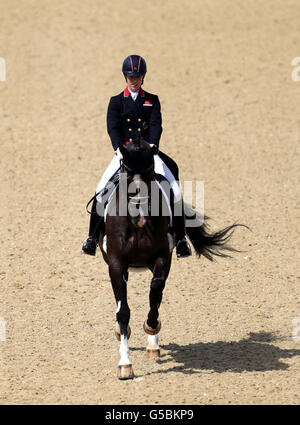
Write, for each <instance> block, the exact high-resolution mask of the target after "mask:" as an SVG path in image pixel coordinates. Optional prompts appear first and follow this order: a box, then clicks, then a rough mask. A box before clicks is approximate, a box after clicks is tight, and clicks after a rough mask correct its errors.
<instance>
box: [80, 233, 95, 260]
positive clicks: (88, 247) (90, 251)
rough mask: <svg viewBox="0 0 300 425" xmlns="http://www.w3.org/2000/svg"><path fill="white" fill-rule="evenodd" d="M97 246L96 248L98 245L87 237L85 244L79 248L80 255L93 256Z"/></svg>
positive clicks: (91, 238)
mask: <svg viewBox="0 0 300 425" xmlns="http://www.w3.org/2000/svg"><path fill="white" fill-rule="evenodd" d="M97 246H98V244H97V242H96V240H95V239H94V238H93V237H92V236H89V237H88V238H87V240H86V242H85V244H84V245H83V246H82V248H81V253H82V254H87V255H93V256H95V255H96V250H97Z"/></svg>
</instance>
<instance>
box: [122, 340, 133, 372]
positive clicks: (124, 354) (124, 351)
mask: <svg viewBox="0 0 300 425" xmlns="http://www.w3.org/2000/svg"><path fill="white" fill-rule="evenodd" d="M119 351H120V356H121V358H120V361H119V366H125V365H129V364H132V363H131V360H130V358H129V347H128V339H127V336H124V335H121V344H120V350H119Z"/></svg>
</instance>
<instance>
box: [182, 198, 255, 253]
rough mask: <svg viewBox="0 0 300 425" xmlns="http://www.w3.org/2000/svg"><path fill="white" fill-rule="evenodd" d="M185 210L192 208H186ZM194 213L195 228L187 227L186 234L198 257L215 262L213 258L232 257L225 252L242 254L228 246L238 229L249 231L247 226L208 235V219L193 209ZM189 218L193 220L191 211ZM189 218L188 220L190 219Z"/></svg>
mask: <svg viewBox="0 0 300 425" xmlns="http://www.w3.org/2000/svg"><path fill="white" fill-rule="evenodd" d="M185 208H191V207H187V206H185ZM192 211H193V212H194V217H193V218H194V220H196V221H195V222H194V223H193V224H194V226H193V227H190V226H188V225H187V227H186V233H187V235H188V237H189V239H190V241H191V243H192V245H193V247H194V249H195V251H196V253H197V256H198V257H200V256H201V255H204V257H206V258H207V259H208V260H210V261H213V260H214V258H213V256H217V257H231V256H230V255H229V254H227V253H226V252H224V251H231V252H241V251H239V250H238V249H235V248H233V247H231V246H230V245H227V242H228V241H229V240H230V238H231V236H232V234H233V232H234V229H235V228H236V227H239V226H241V227H246V228H247V229H249V228H248V226H245V225H244V224H232V225H231V226H228V227H225V228H224V229H222V230H219V231H218V232H216V233H208V226H207V224H206V220H208V217H206V216H204V217H203V216H202V217H201V216H200V214H199V213H197V212H196V211H194V210H193V209H192ZM188 217H189V218H191V210H190V211H189V214H188ZM188 217H186V218H187V219H188ZM195 224H196V225H195Z"/></svg>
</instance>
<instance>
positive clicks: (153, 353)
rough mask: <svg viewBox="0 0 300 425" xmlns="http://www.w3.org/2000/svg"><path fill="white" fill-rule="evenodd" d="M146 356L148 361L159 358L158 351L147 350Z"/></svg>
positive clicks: (153, 349)
mask: <svg viewBox="0 0 300 425" xmlns="http://www.w3.org/2000/svg"><path fill="white" fill-rule="evenodd" d="M146 355H147V357H148V359H157V358H158V357H159V356H160V349H157V348H147V350H146Z"/></svg>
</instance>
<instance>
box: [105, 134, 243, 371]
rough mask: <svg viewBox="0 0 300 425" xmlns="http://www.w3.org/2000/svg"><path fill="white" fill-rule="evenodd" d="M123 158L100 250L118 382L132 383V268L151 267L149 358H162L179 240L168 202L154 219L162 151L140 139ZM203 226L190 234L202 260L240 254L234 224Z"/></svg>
mask: <svg viewBox="0 0 300 425" xmlns="http://www.w3.org/2000/svg"><path fill="white" fill-rule="evenodd" d="M120 150H121V153H122V155H123V163H122V166H121V173H120V180H119V185H118V187H117V188H116V189H115V190H114V193H113V195H112V197H111V202H110V203H109V205H108V207H107V213H106V223H105V236H104V234H103V233H101V234H100V238H99V246H100V248H101V251H102V255H103V258H104V260H105V261H106V263H107V264H108V268H109V276H110V279H111V284H112V289H113V292H114V296H115V299H116V305H117V311H116V325H115V333H116V336H117V338H118V340H119V341H120V361H119V365H118V377H119V379H130V378H133V369H132V362H131V360H130V356H129V347H128V339H129V337H130V333H131V330H130V326H129V320H130V308H129V306H128V302H127V281H128V270H129V268H136V269H137V270H139V269H143V268H147V269H149V270H151V272H152V273H153V277H152V280H151V284H150V294H149V302H150V311H149V313H148V316H147V319H146V321H145V322H144V331H145V332H146V333H147V334H148V345H147V351H146V352H147V355H148V357H158V356H159V345H158V335H157V334H158V332H159V331H160V328H161V321H160V319H159V307H160V304H161V301H162V294H163V290H164V287H165V283H166V280H167V278H168V275H169V271H170V267H171V259H172V251H173V247H174V238H173V234H172V229H170V227H169V224H170V221H171V220H172V219H171V217H170V215H169V214H163V213H162V210H163V207H165V210H168V209H167V206H166V204H167V199H165V198H164V197H163V196H162V194H161V193H160V196H159V197H158V201H157V202H159V208H158V210H159V213H158V214H153V213H152V210H153V203H152V201H153V195H151V193H152V192H151V189H152V188H151V186H153V184H154V185H156V176H155V173H154V155H155V154H157V148H156V147H155V146H152V147H151V146H150V145H149V144H148V143H147V142H145V141H143V140H141V139H139V140H137V141H133V142H130V143H127V145H123V146H121V147H120ZM194 214H195V219H196V220H197V219H198V221H199V222H198V225H197V226H193V227H187V229H186V231H187V235H188V237H189V239H190V241H191V243H192V245H193V247H194V249H195V251H196V254H197V255H198V256H199V257H200V256H201V255H204V256H205V257H206V258H208V259H209V260H212V259H213V255H218V256H222V257H224V256H228V255H227V254H226V253H224V252H222V250H231V251H235V249H233V248H231V247H230V246H228V245H226V242H227V241H228V239H229V238H230V236H231V235H232V231H233V229H234V227H236V226H238V225H237V224H233V225H231V226H229V227H227V228H225V229H223V230H221V231H219V232H217V233H214V234H209V233H208V232H207V230H206V224H205V222H203V220H201V219H199V217H197V213H196V212H195V211H194Z"/></svg>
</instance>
